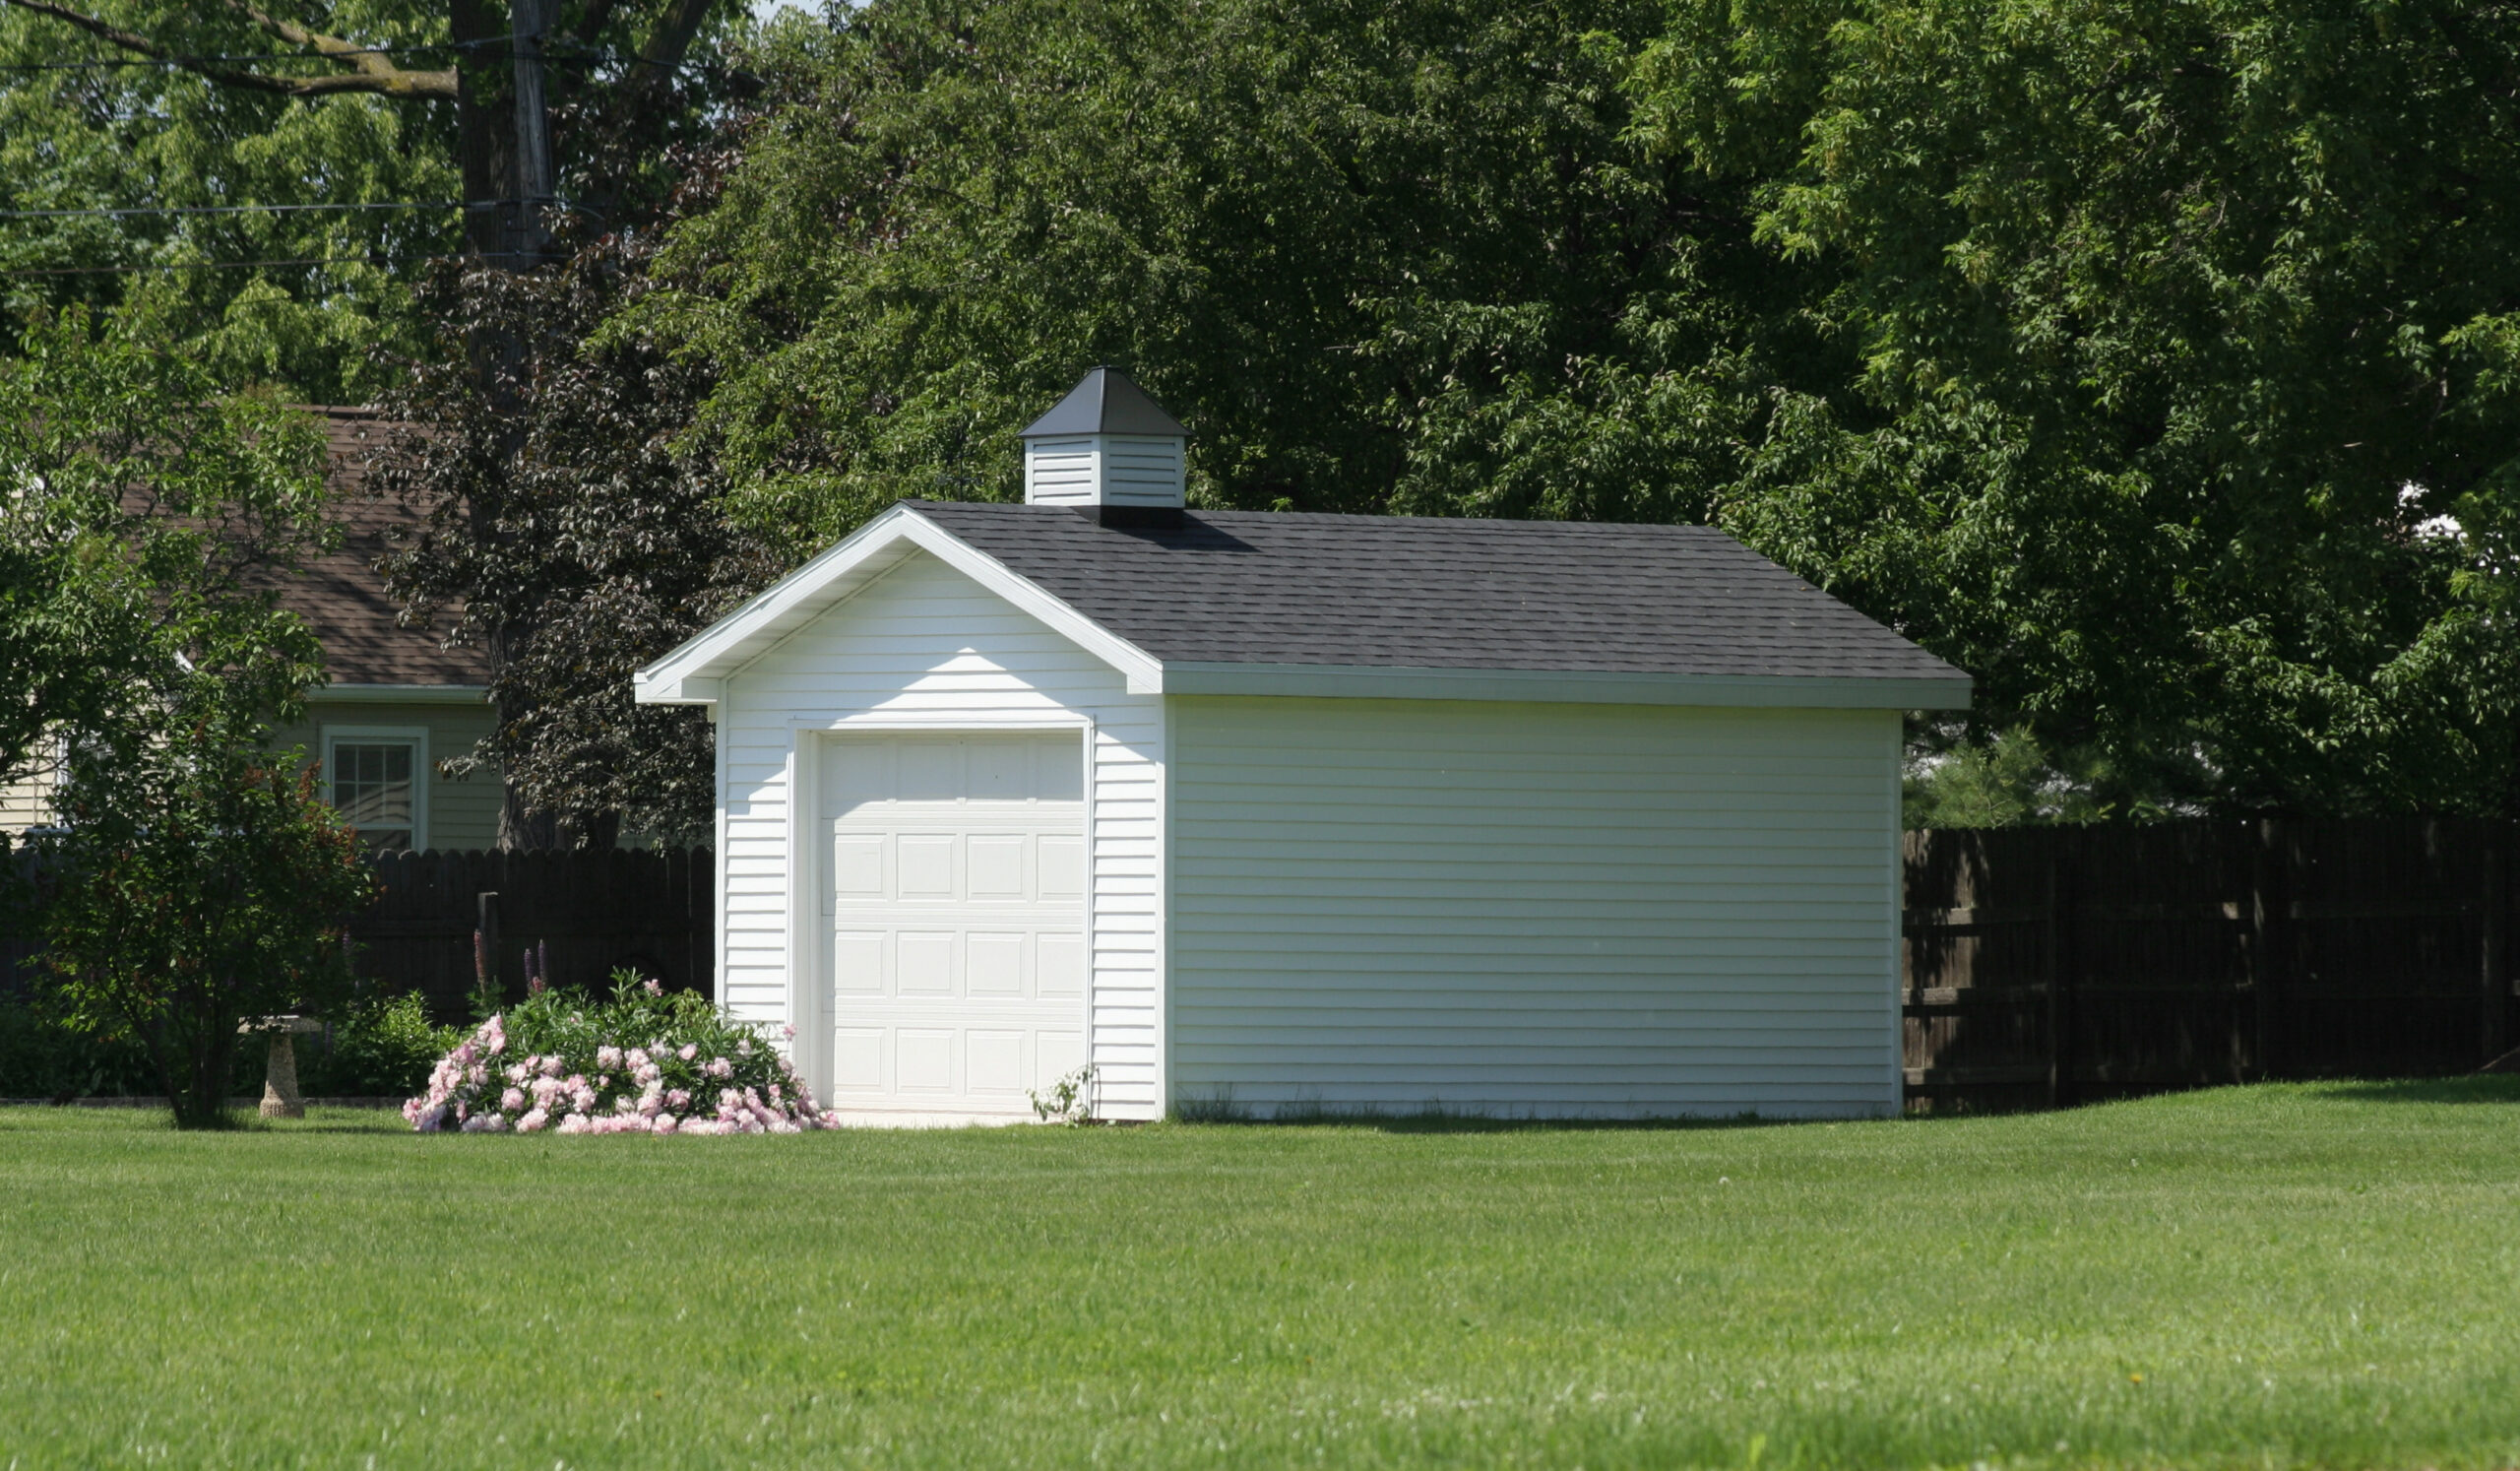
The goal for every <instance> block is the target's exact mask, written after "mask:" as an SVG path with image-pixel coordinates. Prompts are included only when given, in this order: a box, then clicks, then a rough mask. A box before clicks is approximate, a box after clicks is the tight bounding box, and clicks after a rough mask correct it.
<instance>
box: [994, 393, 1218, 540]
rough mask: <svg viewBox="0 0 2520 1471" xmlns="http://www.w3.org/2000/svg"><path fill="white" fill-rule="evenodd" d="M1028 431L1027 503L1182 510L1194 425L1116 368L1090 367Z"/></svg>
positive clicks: (1026, 445) (1025, 441)
mask: <svg viewBox="0 0 2520 1471" xmlns="http://www.w3.org/2000/svg"><path fill="white" fill-rule="evenodd" d="M1023 438H1024V500H1025V503H1026V504H1027V505H1037V506H1075V507H1077V508H1079V509H1086V508H1090V507H1099V508H1101V509H1103V511H1104V512H1106V513H1107V512H1110V511H1115V510H1116V511H1153V512H1165V511H1170V512H1175V513H1177V512H1178V511H1180V509H1181V507H1182V505H1183V497H1182V474H1183V470H1182V452H1183V450H1184V448H1185V447H1186V445H1187V444H1188V442H1189V438H1190V431H1189V430H1187V429H1185V428H1183V427H1181V421H1180V420H1179V419H1176V418H1174V417H1173V416H1171V415H1169V414H1166V413H1165V412H1164V406H1163V405H1161V404H1159V403H1157V402H1156V401H1155V400H1153V399H1151V398H1148V397H1147V393H1146V390H1145V389H1143V388H1140V387H1138V386H1137V385H1136V384H1135V383H1133V382H1131V381H1129V375H1128V374H1126V373H1123V372H1121V371H1120V370H1119V369H1118V368H1110V367H1099V368H1096V369H1095V370H1094V371H1092V372H1090V373H1088V374H1086V375H1085V381H1083V382H1081V383H1079V384H1077V385H1076V387H1075V388H1073V389H1071V390H1069V392H1068V396H1067V397H1066V398H1063V399H1061V400H1059V402H1058V406H1057V407H1056V408H1054V409H1052V410H1051V411H1050V412H1049V413H1047V414H1044V415H1042V416H1040V418H1037V419H1035V420H1033V422H1032V424H1031V426H1030V427H1028V428H1026V429H1025V430H1024V435H1023ZM1106 519H1108V518H1107V516H1106Z"/></svg>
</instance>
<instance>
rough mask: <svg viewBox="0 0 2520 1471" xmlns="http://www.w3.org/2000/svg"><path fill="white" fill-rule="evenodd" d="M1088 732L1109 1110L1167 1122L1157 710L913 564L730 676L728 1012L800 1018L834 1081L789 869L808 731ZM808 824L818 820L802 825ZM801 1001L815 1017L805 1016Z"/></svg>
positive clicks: (723, 827) (806, 848) (806, 889)
mask: <svg viewBox="0 0 2520 1471" xmlns="http://www.w3.org/2000/svg"><path fill="white" fill-rule="evenodd" d="M1062 719H1081V720H1083V721H1088V722H1091V729H1092V731H1093V734H1094V744H1093V765H1092V774H1093V775H1092V782H1091V785H1090V787H1089V789H1088V792H1087V797H1088V799H1089V802H1090V810H1089V814H1088V822H1089V829H1090V830H1089V835H1088V843H1089V853H1090V872H1089V885H1088V900H1087V903H1088V910H1089V924H1090V925H1091V927H1092V930H1093V933H1092V941H1091V943H1092V964H1091V980H1090V986H1089V998H1088V1003H1087V1009H1088V1022H1089V1026H1090V1029H1091V1048H1092V1058H1093V1061H1094V1064H1095V1066H1096V1068H1097V1069H1098V1071H1099V1074H1100V1076H1099V1089H1100V1102H1101V1110H1102V1113H1103V1116H1104V1117H1106V1118H1114V1119H1147V1118H1155V1117H1158V1116H1160V1115H1161V1113H1162V1112H1163V1099H1164V1092H1163V1085H1162V1081H1161V1079H1162V1070H1163V1058H1162V1050H1163V1037H1162V1016H1163V1007H1162V1002H1161V991H1160V968H1159V961H1160V957H1161V954H1162V948H1163V915H1164V902H1163V881H1162V873H1161V864H1160V858H1161V853H1162V831H1163V808H1164V791H1163V782H1162V773H1163V759H1164V744H1165V739H1166V736H1165V713H1164V708H1163V703H1162V699H1161V697H1160V696H1153V695H1132V694H1130V693H1129V692H1128V689H1127V683H1126V680H1125V679H1124V678H1123V677H1122V676H1121V675H1120V673H1119V672H1116V671H1114V670H1113V669H1111V667H1110V666H1108V665H1106V664H1104V663H1103V661H1101V660H1099V659H1097V658H1095V657H1094V656H1093V655H1091V654H1088V653H1087V652H1085V651H1084V650H1082V649H1079V648H1078V647H1076V646H1075V645H1074V644H1073V643H1071V642H1069V641H1068V640H1067V639H1065V638H1063V637H1061V636H1059V635H1058V634H1056V633H1054V632H1052V631H1051V630H1050V629H1048V628H1046V627H1044V626H1043V625H1042V624H1041V623H1040V622H1039V621H1038V620H1036V619H1034V618H1033V617H1031V616H1030V615H1028V614H1026V613H1024V612H1021V611H1019V610H1018V609H1016V608H1013V607H1011V606H1009V605H1008V604H1007V603H1005V602H1004V601H1003V600H1001V599H999V598H997V597H996V596H995V595H993V594H991V593H989V592H987V591H986V590H984V589H982V588H980V587H979V586H978V585H977V584H976V583H974V582H972V581H971V580H970V579H969V578H967V577H965V576H964V575H963V574H962V573H960V572H957V571H955V570H954V569H952V568H951V567H948V566H946V565H945V564H944V563H943V562H941V561H939V560H937V559H936V558H934V557H932V556H929V555H927V554H925V553H923V552H919V553H913V554H911V555H910V556H909V557H907V558H906V559H905V560H904V561H903V562H902V563H901V564H900V565H899V566H896V567H894V568H893V569H892V570H891V571H889V572H887V573H885V574H884V575H883V576H881V577H880V578H878V579H876V580H875V581H874V582H872V583H870V584H869V585H868V586H867V587H865V588H863V589H861V590H860V591H859V592H857V593H856V594H855V595H853V596H852V597H851V598H850V599H848V600H847V601H845V602H843V603H841V604H840V605H838V606H837V607H835V608H832V609H830V610H828V611H826V612H825V613H823V614H822V615H821V616H820V617H818V618H817V619H815V620H814V621H813V622H812V623H810V624H808V625H806V626H805V627H804V628H802V629H800V630H799V631H797V632H796V633H794V634H792V635H790V636H789V637H788V638H787V639H786V640H784V641H783V642H782V643H780V644H779V645H778V646H777V647H775V648H773V649H771V650H769V651H768V652H766V653H764V654H763V655H762V656H761V657H760V658H758V659H756V660H754V661H752V662H751V663H750V664H748V665H746V666H745V667H744V668H743V669H741V670H740V671H738V672H735V673H734V674H733V675H731V676H729V677H728V678H727V679H726V681H725V694H724V698H723V701H722V704H721V708H720V714H719V740H720V751H721V755H720V767H719V769H720V772H721V781H722V783H723V786H722V789H721V791H722V810H721V813H720V819H719V820H720V831H721V843H720V853H721V855H722V858H721V863H722V865H723V867H722V873H721V893H722V895H723V905H724V914H725V924H724V926H723V927H722V930H721V933H722V936H723V941H722V942H723V944H724V947H725V948H724V952H723V957H722V962H721V967H720V972H719V974H720V977H721V988H722V989H721V991H720V995H721V997H722V998H723V999H724V1000H725V1002H726V1003H727V1004H728V1005H729V1006H731V1007H732V1008H733V1009H734V1010H735V1012H736V1013H737V1014H739V1015H741V1016H745V1017H748V1018H752V1019H756V1020H760V1021H766V1022H774V1023H775V1022H792V1023H794V1024H795V1026H796V1028H797V1032H798V1043H799V1055H800V1061H801V1062H802V1063H803V1065H804V1066H805V1068H806V1069H807V1072H808V1075H809V1076H811V1077H813V1078H814V1079H815V1081H816V1083H817V1086H818V1087H819V1086H823V1085H826V1084H827V1082H828V1078H827V1076H826V1075H825V1074H824V1073H823V1072H822V1069H823V1068H825V1067H827V1065H828V1064H827V1059H826V1057H825V1055H824V1043H825V1042H826V1040H827V1039H825V1038H823V1037H822V1036H821V1035H820V1034H821V1033H822V1032H823V1031H825V1030H827V1016H825V1015H824V1014H823V1012H822V1009H821V1008H822V1007H823V1006H824V1005H825V1004H826V999H825V998H824V997H822V996H821V995H820V994H819V992H818V991H816V990H815V989H814V983H813V981H811V980H808V981H806V982H805V983H804V985H803V986H801V987H798V988H795V989H793V990H791V969H794V968H795V967H798V966H801V971H799V972H798V973H799V974H800V975H802V976H803V977H808V978H813V977H819V975H820V973H821V971H820V966H819V964H818V963H817V961H816V959H815V956H814V954H812V953H808V954H806V955H801V956H799V955H795V954H792V953H791V952H792V951H794V950H795V949H797V948H798V947H799V946H812V947H816V949H817V950H818V948H819V945H820V944H821V937H820V935H819V934H818V933H817V930H816V925H817V922H818V920H819V916H820V907H819V905H818V904H817V903H816V902H815V900H814V897H813V896H814V893H815V890H814V888H813V884H814V883H815V882H816V881H817V878H816V875H814V874H812V873H810V872H802V871H798V869H799V866H800V864H801V863H804V862H805V861H804V860H802V859H800V858H799V857H798V855H804V854H813V853H816V852H817V849H816V848H815V846H814V845H813V844H811V843H799V842H798V841H796V839H797V836H798V835H797V834H796V832H795V831H794V818H795V817H796V815H797V810H798V802H797V798H798V793H797V791H796V779H795V775H794V774H795V773H796V772H797V771H799V770H808V771H809V770H810V769H811V765H812V762H811V755H812V750H813V742H812V740H811V733H812V732H815V731H820V730H828V729H882V728H884V727H886V726H903V725H911V726H927V727H945V726H950V727H954V728H960V729H969V730H975V731H984V730H988V729H991V728H992V727H995V728H1001V729H1003V728H1010V727H1023V726H1027V725H1033V726H1038V725H1040V723H1042V722H1044V721H1054V720H1062ZM806 815H807V818H808V820H810V815H811V814H810V813H807V814H806ZM800 1002H801V1003H803V1006H810V1007H812V1008H813V1010H812V1011H811V1012H810V1013H806V1014H797V1013H799V1012H800V1011H801V1010H802V1007H801V1006H800V1004H799V1003H800Z"/></svg>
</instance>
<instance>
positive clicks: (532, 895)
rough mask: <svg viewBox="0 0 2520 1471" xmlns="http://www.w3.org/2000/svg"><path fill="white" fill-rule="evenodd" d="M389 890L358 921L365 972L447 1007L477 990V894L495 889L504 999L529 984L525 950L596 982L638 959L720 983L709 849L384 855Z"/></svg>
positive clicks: (557, 973) (659, 970)
mask: <svg viewBox="0 0 2520 1471" xmlns="http://www.w3.org/2000/svg"><path fill="white" fill-rule="evenodd" d="M374 862H375V864H376V872H377V877H378V879H379V881H380V882H381V883H382V884H383V885H384V890H385V892H384V894H383V895H382V896H381V897H380V898H379V899H378V901H377V903H376V905H375V907H374V908H372V909H371V910H369V911H368V913H367V914H366V915H365V916H363V917H362V918H361V919H359V920H358V921H357V922H355V923H353V924H352V925H351V927H350V938H351V943H352V945H353V947H354V954H355V956H356V959H355V960H354V962H353V964H354V966H355V968H356V969H357V971H358V973H359V974H360V975H361V976H363V977H367V978H370V979H372V980H373V981H375V982H376V983H377V984H379V985H380V986H381V987H383V988H385V989H388V990H392V991H419V992H420V993H421V994H423V995H425V996H427V997H428V999H429V1005H430V1008H431V1009H432V1010H433V1011H435V1012H437V1013H438V1014H439V1015H441V1016H443V1017H448V1018H455V1017H460V1016H463V1015H466V1014H467V1013H468V1011H469V1009H470V1007H471V1004H472V995H473V929H474V927H476V926H477V924H478V923H479V914H480V909H479V896H480V895H481V894H483V893H485V892H486V893H495V894H497V895H498V896H499V897H498V952H497V953H496V954H494V955H492V956H491V957H490V960H491V963H492V965H493V967H494V969H495V973H496V975H497V977H498V980H499V985H500V989H501V991H502V992H503V994H504V995H505V996H506V997H507V998H508V999H511V1000H513V999H515V998H517V997H519V996H522V995H523V994H524V993H525V984H526V983H525V952H526V951H527V950H528V949H535V950H536V951H538V952H539V953H541V954H543V955H545V956H547V958H548V961H549V979H550V981H551V982H552V984H554V985H560V986H584V987H590V988H597V987H601V986H603V985H605V984H606V983H607V982H608V980H609V978H610V977H611V975H612V973H613V972H614V971H616V970H621V969H630V970H635V971H637V972H638V973H639V974H640V975H642V976H652V977H655V978H657V979H658V980H661V981H662V982H663V983H664V984H665V985H666V986H667V987H668V988H669V989H673V990H695V991H700V992H702V993H703V994H712V995H714V994H715V991H716V987H715V979H716V978H715V965H716V955H717V944H716V929H715V926H716V910H717V902H716V895H715V892H714V887H713V885H714V881H715V875H716V871H717V870H716V865H715V864H713V863H711V862H710V853H709V850H707V849H705V848H702V849H688V850H685V849H670V850H663V851H653V852H652V851H645V850H629V849H621V850H599V851H589V852H532V853H439V852H430V853H415V854H380V855H378V856H377V857H376V859H375V860H374Z"/></svg>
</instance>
